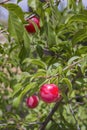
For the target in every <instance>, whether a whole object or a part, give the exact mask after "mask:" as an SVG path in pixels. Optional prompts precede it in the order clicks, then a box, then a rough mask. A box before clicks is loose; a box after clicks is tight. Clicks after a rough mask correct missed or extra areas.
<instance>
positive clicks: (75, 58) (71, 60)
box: [68, 56, 80, 65]
mask: <svg viewBox="0 0 87 130" xmlns="http://www.w3.org/2000/svg"><path fill="white" fill-rule="evenodd" d="M79 58H80V57H79V56H73V57H72V58H70V59H69V61H68V65H70V64H72V62H73V61H75V60H77V59H79Z"/></svg>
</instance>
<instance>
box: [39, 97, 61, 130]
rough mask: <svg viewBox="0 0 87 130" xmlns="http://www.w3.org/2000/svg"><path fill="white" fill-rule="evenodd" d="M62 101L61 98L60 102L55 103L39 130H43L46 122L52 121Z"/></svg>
mask: <svg viewBox="0 0 87 130" xmlns="http://www.w3.org/2000/svg"><path fill="white" fill-rule="evenodd" d="M62 99H63V98H62V97H61V99H60V101H58V102H56V104H55V105H54V107H53V109H52V110H51V112H50V113H49V115H48V116H47V118H46V119H45V121H44V122H43V124H42V125H41V127H40V129H39V130H45V128H46V126H47V124H48V122H49V121H50V120H51V119H52V116H53V115H54V113H55V112H56V110H57V109H58V107H59V106H60V104H61V101H62Z"/></svg>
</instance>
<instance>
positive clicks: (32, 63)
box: [0, 0, 87, 130]
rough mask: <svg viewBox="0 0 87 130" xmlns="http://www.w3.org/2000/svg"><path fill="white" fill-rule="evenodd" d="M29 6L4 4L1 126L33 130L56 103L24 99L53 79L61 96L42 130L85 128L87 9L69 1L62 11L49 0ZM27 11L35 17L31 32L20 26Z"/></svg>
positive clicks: (0, 59)
mask: <svg viewBox="0 0 87 130" xmlns="http://www.w3.org/2000/svg"><path fill="white" fill-rule="evenodd" d="M29 5H30V6H31V7H32V10H33V11H32V12H29V13H27V14H26V13H23V12H22V11H21V10H20V8H19V7H18V6H17V7H16V5H15V4H6V5H3V6H4V7H5V8H7V9H8V10H9V24H8V28H5V27H3V26H2V25H1V26H0V29H1V30H0V31H1V32H2V34H3V35H4V37H5V38H6V39H7V40H6V41H5V42H4V43H3V44H1V43H0V93H1V94H0V101H1V103H0V129H1V130H7V129H9V130H12V129H14V130H38V129H39V127H40V126H41V125H42V123H43V122H44V120H45V119H46V117H47V116H48V113H49V112H50V110H51V109H52V108H53V106H54V105H55V103H52V104H45V103H43V102H42V101H40V103H39V106H38V107H37V108H35V109H29V108H27V106H26V104H25V100H26V98H27V97H28V96H30V95H32V94H34V93H36V94H37V93H38V92H39V88H40V86H41V85H42V84H44V83H55V84H56V85H58V86H59V88H60V89H61V91H62V96H63V100H62V101H61V103H60V105H59V107H58V109H57V111H56V112H55V113H54V115H53V117H52V118H51V119H50V122H49V123H48V124H47V127H46V130H53V129H55V130H58V129H59V130H86V129H87V123H86V122H87V116H86V115H87V101H86V98H87V11H86V10H84V9H83V8H82V7H81V5H80V4H79V6H76V5H75V4H74V3H73V2H72V3H71V6H68V8H67V9H65V10H64V11H63V12H59V11H58V8H57V5H55V6H54V2H53V0H51V1H50V2H49V3H44V2H43V3H41V2H40V1H37V0H33V1H32V0H29ZM15 8H16V9H15ZM31 14H37V15H38V16H39V17H40V25H41V29H40V30H37V32H36V33H35V34H28V33H27V31H26V30H25V28H24V25H25V24H26V22H25V20H24V18H25V17H26V16H27V15H31ZM66 89H68V92H67V94H66V93H65V90H66Z"/></svg>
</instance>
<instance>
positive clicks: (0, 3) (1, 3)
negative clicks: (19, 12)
mask: <svg viewBox="0 0 87 130" xmlns="http://www.w3.org/2000/svg"><path fill="white" fill-rule="evenodd" d="M9 1H10V0H5V1H3V2H0V5H3V4H5V3H7V2H9Z"/></svg>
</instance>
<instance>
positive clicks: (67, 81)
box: [62, 78, 72, 95]
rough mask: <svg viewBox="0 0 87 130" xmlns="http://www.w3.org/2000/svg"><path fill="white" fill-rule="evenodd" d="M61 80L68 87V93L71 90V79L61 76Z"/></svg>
mask: <svg viewBox="0 0 87 130" xmlns="http://www.w3.org/2000/svg"><path fill="white" fill-rule="evenodd" d="M62 82H64V83H65V84H67V86H68V88H69V95H70V94H71V92H72V84H71V81H70V80H69V79H68V78H63V79H62Z"/></svg>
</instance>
